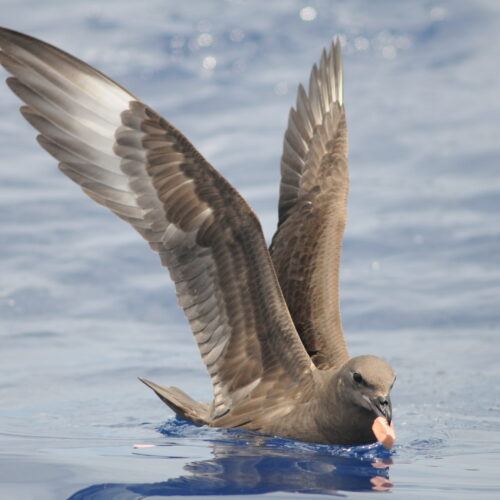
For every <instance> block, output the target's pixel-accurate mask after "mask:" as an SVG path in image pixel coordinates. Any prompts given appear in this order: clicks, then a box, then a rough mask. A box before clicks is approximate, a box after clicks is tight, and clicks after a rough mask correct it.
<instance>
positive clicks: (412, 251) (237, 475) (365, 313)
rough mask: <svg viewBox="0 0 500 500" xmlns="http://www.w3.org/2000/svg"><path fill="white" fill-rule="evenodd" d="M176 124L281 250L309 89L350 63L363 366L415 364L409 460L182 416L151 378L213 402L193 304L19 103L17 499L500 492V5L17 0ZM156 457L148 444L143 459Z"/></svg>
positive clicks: (345, 274) (6, 208) (0, 390)
mask: <svg viewBox="0 0 500 500" xmlns="http://www.w3.org/2000/svg"><path fill="white" fill-rule="evenodd" d="M0 7H1V23H2V24H3V25H5V26H8V27H11V28H14V29H18V30H21V31H25V32H27V33H30V34H32V35H34V36H37V37H39V38H42V39H45V40H47V41H49V42H51V43H53V44H55V45H58V46H60V47H61V48H63V49H65V50H67V51H69V52H71V53H73V54H75V55H77V56H79V57H81V58H83V59H85V60H86V61H88V62H89V63H91V64H93V65H95V66H96V67H98V68H99V69H100V70H102V71H104V72H105V73H106V74H108V75H110V76H111V77H112V78H114V79H115V80H117V81H119V82H120V83H121V84H122V85H124V86H125V87H127V88H128V89H130V90H131V91H132V92H133V93H134V94H135V95H137V96H139V97H140V98H142V99H143V100H144V101H145V102H146V103H148V104H149V105H151V106H152V107H153V108H154V109H156V110H157V111H159V112H160V113H162V114H163V115H164V116H165V117H166V118H167V119H168V120H170V121H171V122H172V123H174V124H175V125H176V126H177V127H178V128H180V129H181V130H182V131H183V132H184V133H185V134H186V135H187V136H188V137H189V138H190V139H191V141H192V142H193V143H194V144H195V145H196V147H197V148H198V149H199V150H200V151H201V152H202V153H203V154H204V155H205V156H206V157H207V158H208V160H209V161H210V162H211V163H212V164H213V165H214V166H215V167H216V168H217V169H218V170H220V171H221V172H222V173H223V174H224V175H225V176H226V177H227V178H228V179H229V180H230V182H231V183H233V185H235V186H236V187H237V189H238V190H239V191H240V192H241V193H242V194H243V196H244V197H245V198H246V199H247V200H248V201H249V203H250V204H251V205H252V207H253V208H254V209H255V211H256V212H257V213H258V215H259V217H260V218H261V221H262V224H263V228H264V231H265V234H266V238H268V239H270V238H271V236H272V234H273V232H274V228H275V225H276V221H277V213H276V212H277V211H276V205H277V196H278V182H279V158H280V154H281V146H282V137H283V132H284V129H285V126H286V120H287V113H288V109H289V107H290V106H291V105H292V104H293V103H294V101H295V92H296V87H297V85H298V83H299V82H303V83H306V82H307V79H308V77H309V71H310V68H311V66H312V64H313V63H314V62H316V61H317V60H318V58H319V55H320V52H321V50H322V48H323V47H324V46H326V45H328V44H329V42H330V40H331V38H332V37H333V36H335V35H340V36H341V37H342V41H343V43H344V67H345V102H346V107H347V112H348V121H349V127H350V159H351V163H350V168H351V192H350V201H349V214H350V217H349V223H348V227H347V231H346V237H345V242H344V253H343V261H342V310H343V322H344V328H345V331H346V334H347V340H348V343H349V346H350V351H351V353H352V354H353V355H357V354H363V353H372V354H377V355H380V356H383V357H385V358H386V359H387V360H389V361H390V362H391V363H392V364H393V365H394V366H395V368H396V370H397V373H398V380H397V383H396V386H395V388H394V391H393V404H394V421H395V425H396V430H397V433H398V442H397V445H396V447H395V449H394V450H393V451H392V452H387V451H385V450H384V449H383V448H381V447H380V446H378V445H371V446H363V447H354V448H342V447H336V446H318V445H310V444H307V443H299V442H294V441H288V440H283V439H278V438H271V437H263V436H259V435H256V434H252V433H248V432H241V431H238V432H236V431H230V430H224V429H207V428H199V427H196V426H194V425H191V424H189V423H186V422H184V421H181V420H178V419H175V418H174V417H173V415H172V413H171V412H170V410H169V409H168V408H167V407H166V406H165V405H163V404H162V403H161V402H160V401H159V400H158V399H157V398H156V396H155V395H154V394H153V393H152V392H151V391H149V390H148V389H146V388H145V387H144V386H143V385H142V384H141V383H140V382H139V381H138V380H137V378H136V377H138V376H141V377H146V378H149V379H152V380H154V381H157V382H158V383H162V384H166V385H178V386H180V387H181V388H182V389H184V390H185V391H186V392H188V393H189V394H190V395H192V396H193V397H195V398H197V399H200V400H209V399H210V397H211V388H210V384H209V381H208V376H207V374H206V372H205V369H204V367H203V365H202V363H201V360H200V358H199V354H198V352H197V349H196V347H195V344H194V341H193V339H192V335H191V333H190V331H189V328H188V326H187V323H186V321H185V320H184V318H183V316H182V313H181V311H180V310H179V309H178V308H177V306H176V302H175V295H174V290H173V286H172V284H171V283H170V281H169V278H168V274H167V272H166V271H165V270H163V269H161V268H160V266H159V264H158V259H157V256H156V255H155V254H153V253H152V252H150V251H149V249H148V248H147V245H145V243H144V242H143V241H142V240H141V238H140V237H138V235H137V234H135V232H134V231H132V230H131V229H130V228H129V227H128V226H127V225H126V224H124V223H123V222H121V221H119V220H118V219H116V218H115V217H114V216H113V215H112V214H110V213H108V212H107V211H106V210H104V209H102V207H99V206H96V205H95V204H94V203H93V202H92V201H91V200H88V199H87V198H86V197H85V196H84V195H83V194H82V193H81V192H80V190H79V188H78V187H77V186H75V185H73V184H72V183H71V182H69V181H68V180H67V179H66V178H65V177H64V176H63V175H62V174H60V172H59V171H58V170H57V168H56V166H55V162H54V161H53V160H52V159H51V158H50V157H49V156H48V155H47V154H46V153H45V152H43V151H42V150H41V149H40V148H39V147H38V146H37V144H36V142H35V141H34V136H35V133H34V131H33V130H32V129H31V128H30V127H29V125H27V124H26V123H25V122H24V120H23V119H22V118H21V117H20V115H19V113H18V111H17V108H18V105H19V103H18V102H17V100H16V98H15V97H14V96H13V95H12V94H11V93H10V91H9V90H8V88H7V87H6V86H3V87H0V148H1V149H0V150H1V156H0V498H2V499H3V498H5V499H23V500H24V499H37V500H38V499H42V500H43V499H64V498H72V499H118V498H119V499H127V500H128V499H138V498H159V497H163V496H179V497H180V496H200V497H203V498H215V497H218V496H221V495H226V496H228V495H229V496H230V497H231V498H236V497H237V498H240V497H241V498H243V497H244V498H257V496H258V495H261V494H264V493H265V494H266V497H268V498H290V497H293V498H312V497H314V498H318V497H319V495H323V496H325V497H328V496H336V495H338V496H342V497H347V498H365V497H367V496H368V495H373V494H376V492H377V491H385V492H390V494H391V498H394V499H396V498H397V499H421V498H426V499H444V498H453V499H477V498H481V499H486V498H492V499H493V498H498V497H499V495H500V492H499V489H500V473H499V470H500V383H499V380H500V362H499V360H500V224H499V222H500V120H499V116H500V67H499V65H498V49H499V47H500V4H499V3H498V2H497V1H496V0H490V1H486V0H474V1H473V0H469V1H466V0H447V1H446V0H443V1H437V0H436V1H428V0H407V1H405V2H396V1H389V0H379V1H377V2H373V1H370V0H349V1H347V0H338V1H326V0H310V1H280V0H278V1H274V2H250V1H236V0H234V1H223V0H220V1H206V2H205V1H204V2H201V1H197V2H195V1H192V2H175V1H170V0H163V1H159V0H158V1H155V0H152V1H149V2H134V1H131V0H120V1H115V0H111V1H108V2H98V1H95V0H90V1H85V2H80V1H76V2H65V1H62V0H59V1H58V0H46V1H44V2H35V1H33V0H16V1H14V0H2V1H1V2H0ZM138 444H140V445H145V444H147V445H155V446H150V447H134V446H135V445H138Z"/></svg>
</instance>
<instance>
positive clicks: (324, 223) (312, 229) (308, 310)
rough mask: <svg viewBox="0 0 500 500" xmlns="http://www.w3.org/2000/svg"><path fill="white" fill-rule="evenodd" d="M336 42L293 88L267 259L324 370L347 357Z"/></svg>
mask: <svg viewBox="0 0 500 500" xmlns="http://www.w3.org/2000/svg"><path fill="white" fill-rule="evenodd" d="M342 87H343V77H342V55H341V52H340V42H339V41H338V40H337V41H336V42H335V43H334V44H332V46H331V48H330V51H329V53H328V54H327V53H326V51H323V55H322V57H321V62H320V65H319V68H318V67H317V66H316V65H314V67H313V69H312V72H311V77H310V81H309V93H307V94H306V92H305V90H304V88H303V87H302V86H300V87H299V91H298V96H297V105H296V108H295V109H294V108H292V109H291V110H290V116H289V120H288V129H287V131H286V133H285V140H284V146H283V156H282V158H281V185H280V199H279V223H278V229H277V231H276V234H275V235H274V238H273V241H272V244H271V255H272V258H273V263H274V267H275V269H276V273H277V275H278V279H279V282H280V285H281V289H282V291H283V294H284V296H285V299H286V302H287V305H288V308H289V310H290V314H291V315H292V318H293V321H294V323H295V326H296V328H297V331H298V332H299V335H300V337H301V339H302V342H303V343H304V346H305V347H306V349H307V351H308V353H309V354H310V356H311V358H312V360H313V361H314V363H315V364H316V366H318V367H319V368H322V369H327V368H332V367H336V366H340V365H341V364H342V363H343V362H345V361H346V360H347V359H349V355H348V352H347V347H346V343H345V340H344V333H343V330H342V322H341V318H340V303H339V267H340V251H341V247H342V238H343V234H344V226H345V223H346V218H347V193H348V189H349V173H348V163H347V125H346V119H345V111H344V105H343V89H342Z"/></svg>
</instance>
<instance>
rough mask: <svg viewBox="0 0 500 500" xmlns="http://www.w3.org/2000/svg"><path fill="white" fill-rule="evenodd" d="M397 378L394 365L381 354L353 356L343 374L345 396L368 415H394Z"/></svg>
mask: <svg viewBox="0 0 500 500" xmlns="http://www.w3.org/2000/svg"><path fill="white" fill-rule="evenodd" d="M395 380H396V375H395V373H394V370H393V368H392V366H391V365H390V364H389V363H388V362H387V361H385V360H383V359H382V358H379V357H377V356H358V357H356V358H352V359H350V360H349V361H348V362H347V363H346V364H345V365H344V366H343V367H342V370H341V373H340V377H339V390H340V392H341V397H342V399H344V400H346V399H347V401H348V402H349V403H350V404H352V405H354V406H355V407H356V408H357V409H359V410H361V411H362V412H363V414H365V415H366V416H367V417H370V418H371V417H373V418H372V420H374V419H375V418H376V417H380V416H382V417H385V418H386V419H387V422H388V423H389V424H390V423H391V419H392V405H391V397H390V393H391V389H392V386H393V385H394V381H395Z"/></svg>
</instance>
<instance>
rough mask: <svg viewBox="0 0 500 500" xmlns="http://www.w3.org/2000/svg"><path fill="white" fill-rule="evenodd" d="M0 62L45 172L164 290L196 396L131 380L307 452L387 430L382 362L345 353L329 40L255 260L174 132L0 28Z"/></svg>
mask: <svg viewBox="0 0 500 500" xmlns="http://www.w3.org/2000/svg"><path fill="white" fill-rule="evenodd" d="M0 49H1V51H0V62H1V63H2V65H3V66H4V67H5V68H6V69H7V71H9V72H10V73H11V74H12V75H13V77H11V78H9V79H8V80H7V82H8V84H9V86H10V88H11V89H12V90H13V92H14V93H15V94H17V95H18V96H19V97H20V98H21V99H22V100H23V101H24V102H25V103H26V106H23V107H22V108H21V112H22V113H23V115H24V117H25V118H26V119H27V120H28V121H29V122H30V123H31V124H32V125H33V126H34V127H35V128H36V129H37V130H38V131H39V132H40V135H39V136H38V141H39V143H40V144H41V146H42V147H43V148H44V149H46V150H47V151H48V152H49V153H50V154H51V155H52V156H54V157H55V158H56V159H57V160H58V161H59V167H60V169H61V170H62V171H63V173H65V174H66V175H67V176H68V177H70V178H71V179H72V180H73V181H75V182H76V183H77V184H79V185H80V186H81V187H82V189H83V190H84V192H85V193H86V194H88V195H89V196H90V197H91V198H92V199H94V200H95V201H96V202H97V203H100V204H101V205H104V206H106V207H108V208H109V209H110V210H111V211H113V212H114V213H115V214H116V215H118V216H119V217H120V218H122V219H124V220H125V221H127V222H128V223H129V224H130V225H131V226H132V227H133V228H134V229H136V230H137V231H138V232H139V233H140V234H141V235H142V236H143V238H144V239H146V241H147V242H148V243H149V245H150V246H151V248H152V249H153V250H154V251H155V252H157V253H158V254H159V256H160V260H161V263H162V265H164V266H165V267H167V268H168V270H169V272H170V276H171V278H172V280H173V281H174V282H175V286H176V292H177V299H178V302H179V305H180V306H181V307H182V308H183V309H184V312H185V315H186V317H187V319H188V321H189V323H190V326H191V330H192V331H193V334H194V337H195V340H196V342H197V343H198V346H199V349H200V353H201V356H202V359H203V361H204V363H205V365H206V367H207V370H208V372H209V374H210V377H211V381H212V385H213V389H214V398H213V401H212V402H211V403H210V404H207V403H199V402H196V401H194V400H193V399H191V398H190V397H189V396H187V395H186V394H184V393H183V392H182V391H181V390H179V389H177V388H174V387H161V386H159V385H157V384H154V383H153V382H149V381H147V380H145V379H141V380H142V381H143V382H144V383H146V384H147V385H148V386H149V387H151V388H152V389H153V390H154V391H155V392H156V393H157V394H158V396H159V397H160V398H161V399H162V400H163V401H164V402H165V403H166V404H167V405H168V406H169V407H170V408H172V409H173V410H174V411H175V412H176V413H177V414H179V415H181V416H182V417H184V418H187V419H190V420H192V421H193V422H195V423H198V424H206V425H210V426H214V427H232V428H241V429H249V430H254V431H259V432H263V433H266V434H273V435H278V436H283V437H288V438H294V439H300V440H304V441H310V442H320V443H340V444H362V443H368V442H373V441H374V440H375V435H374V434H373V431H372V427H371V426H372V423H373V421H374V418H375V417H377V416H379V415H383V416H385V417H387V419H388V420H389V421H390V419H391V405H390V399H389V392H390V389H391V387H392V384H393V382H394V378H395V377H394V372H393V370H392V368H391V367H390V365H389V364H388V363H387V362H385V361H384V360H382V359H380V358H377V357H375V356H360V357H357V358H349V355H348V351H347V347H346V344H345V340H344V333H343V330H342V323H341V318H340V306H339V265H340V252H341V245H342V237H343V232H344V226H345V222H346V212H347V210H346V204H347V193H348V186H349V178H348V163H347V125H346V120H345V110H344V105H343V89H342V86H343V78H342V62H341V53H340V44H339V42H338V41H337V42H336V43H335V44H332V47H331V49H330V51H329V52H328V53H326V52H325V51H323V54H322V57H321V62H320V65H319V67H316V65H315V66H314V67H313V70H312V73H311V79H310V84H309V91H308V93H306V92H305V90H304V89H303V88H302V87H299V92H298V97H297V105H296V108H295V109H292V110H291V112H290V118H289V124H288V130H287V131H286V134H285V142H284V149H283V157H282V162H281V174H282V178H281V186H280V202H279V224H278V230H277V232H276V234H275V236H274V238H273V242H272V245H271V249H270V251H268V249H267V247H266V244H265V240H264V237H263V234H262V230H261V228H260V224H259V222H258V219H257V217H256V215H255V214H254V212H253V211H252V210H251V208H250V207H249V206H248V205H247V203H246V202H245V201H244V200H243V198H242V197H241V196H240V195H239V194H238V193H237V191H236V190H235V189H234V188H233V187H232V186H231V185H230V184H229V183H228V182H227V181H226V180H225V179H224V178H223V177H222V176H221V175H220V174H219V173H218V172H217V171H216V170H215V169H214V168H213V167H212V166H211V165H210V164H209V163H208V162H207V161H206V160H205V159H204V158H203V156H202V155H201V154H200V153H199V152H198V151H197V150H196V149H195V148H194V146H193V145H192V144H191V143H190V142H189V141H188V139H187V138H186V137H184V136H183V135H182V133H181V132H179V131H178V130H177V129H176V128H175V127H173V126H172V125H171V124H170V123H169V122H167V121H166V120H164V119H163V118H162V117H161V116H160V115H158V114H157V113H156V112H155V111H153V110H152V109H151V108H149V107H148V106H147V105H146V104H144V103H142V102H141V101H140V100H139V99H137V98H136V97H135V96H133V95H132V94H130V93H129V92H128V91H126V90H125V89H124V88H122V87H120V86H119V85H118V84H116V83H115V82H113V81H112V80H110V79H109V78H107V77H106V76H105V75H103V74H102V73H100V72H98V71H97V70H95V69H94V68H92V67H90V66H88V65H87V64H85V63H83V62H82V61H80V60H78V59H76V58H74V57H73V56H71V55H69V54H67V53H65V52H63V51H61V50H59V49H57V48H55V47H53V46H51V45H48V44H46V43H44V42H42V41H40V40H37V39H34V38H32V37H29V36H27V35H24V34H21V33H17V32H15V31H11V30H7V29H0Z"/></svg>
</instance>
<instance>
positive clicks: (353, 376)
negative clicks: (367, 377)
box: [352, 372, 363, 384]
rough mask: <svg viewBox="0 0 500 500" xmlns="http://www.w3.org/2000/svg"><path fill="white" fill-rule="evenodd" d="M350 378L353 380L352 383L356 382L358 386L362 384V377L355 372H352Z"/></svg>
mask: <svg viewBox="0 0 500 500" xmlns="http://www.w3.org/2000/svg"><path fill="white" fill-rule="evenodd" d="M352 378H353V379H354V382H357V383H358V384H361V382H363V377H362V376H361V375H360V374H359V373H357V372H354V373H353V374H352Z"/></svg>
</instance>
